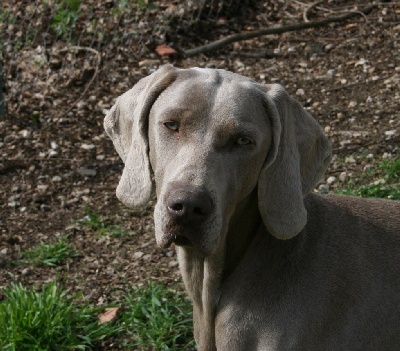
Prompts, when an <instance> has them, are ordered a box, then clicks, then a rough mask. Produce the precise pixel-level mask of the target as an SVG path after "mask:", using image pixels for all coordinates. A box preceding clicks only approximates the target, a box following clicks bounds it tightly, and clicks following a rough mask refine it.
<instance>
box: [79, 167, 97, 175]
mask: <svg viewBox="0 0 400 351" xmlns="http://www.w3.org/2000/svg"><path fill="white" fill-rule="evenodd" d="M77 172H78V173H80V174H82V175H85V176H91V177H94V176H95V175H96V174H97V171H96V170H95V169H90V168H85V167H79V168H78V169H77Z"/></svg>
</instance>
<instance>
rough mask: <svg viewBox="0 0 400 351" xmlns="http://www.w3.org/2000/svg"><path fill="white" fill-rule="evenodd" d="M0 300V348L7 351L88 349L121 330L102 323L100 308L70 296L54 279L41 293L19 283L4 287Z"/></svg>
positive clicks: (77, 297)
mask: <svg viewBox="0 0 400 351" xmlns="http://www.w3.org/2000/svg"><path fill="white" fill-rule="evenodd" d="M3 293H4V295H5V300H4V301H1V302H0V335H1V337H0V349H1V350H4V351H31V350H38V351H63V350H66V351H67V350H68V351H72V350H86V349H90V347H91V346H94V344H95V343H96V342H99V341H101V340H103V339H105V338H107V337H109V336H111V335H113V334H115V333H117V332H118V330H119V327H118V326H116V325H112V324H110V323H104V324H99V323H98V322H97V314H98V313H99V312H100V311H101V309H99V308H95V307H92V306H90V305H88V304H87V303H85V302H83V304H80V305H79V306H78V305H77V304H76V302H77V300H78V299H81V296H80V295H76V296H73V297H70V296H68V293H67V291H65V290H63V289H61V288H59V287H58V286H57V283H56V282H55V281H53V282H51V283H49V284H47V285H44V286H43V288H42V290H41V291H40V292H36V291H35V290H34V288H33V287H31V288H29V289H27V288H25V287H23V286H22V285H21V284H20V283H18V284H16V283H12V284H11V285H10V287H7V288H4V290H3Z"/></svg>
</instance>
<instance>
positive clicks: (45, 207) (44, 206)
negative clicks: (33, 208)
mask: <svg viewBox="0 0 400 351" xmlns="http://www.w3.org/2000/svg"><path fill="white" fill-rule="evenodd" d="M40 209H41V210H42V211H44V212H48V211H50V210H51V208H50V206H49V205H45V204H41V205H40Z"/></svg>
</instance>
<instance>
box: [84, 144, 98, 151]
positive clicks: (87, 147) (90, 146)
mask: <svg viewBox="0 0 400 351" xmlns="http://www.w3.org/2000/svg"><path fill="white" fill-rule="evenodd" d="M95 147H96V145H93V144H82V145H81V148H82V149H84V150H93V149H94V148H95Z"/></svg>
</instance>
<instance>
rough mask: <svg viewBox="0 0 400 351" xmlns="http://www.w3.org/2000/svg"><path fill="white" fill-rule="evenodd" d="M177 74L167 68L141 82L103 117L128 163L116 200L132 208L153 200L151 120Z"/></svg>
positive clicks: (175, 70)
mask: <svg viewBox="0 0 400 351" xmlns="http://www.w3.org/2000/svg"><path fill="white" fill-rule="evenodd" d="M177 71H178V70H177V69H176V68H175V67H173V66H172V65H165V66H163V67H161V68H160V69H159V70H157V71H156V72H155V73H153V74H152V75H150V76H148V77H146V78H143V79H141V80H140V81H139V82H138V83H137V84H136V85H135V86H134V87H133V88H132V89H131V90H129V91H127V92H126V93H125V94H123V95H121V96H120V97H119V98H118V99H117V101H116V103H115V105H114V106H113V107H112V108H111V110H110V112H109V113H108V114H107V116H106V117H105V118H104V128H105V130H106V132H107V134H108V136H109V137H110V138H111V140H112V141H113V143H114V146H115V149H116V150H117V152H118V154H119V156H120V157H121V159H122V161H123V162H124V163H125V167H124V170H123V172H122V176H121V179H120V181H119V184H118V187H117V197H118V198H119V200H121V201H122V202H123V203H124V204H125V205H127V206H129V207H141V206H144V205H146V203H147V202H148V200H149V199H150V196H151V190H152V181H151V168H150V161H149V143H148V135H147V134H148V117H149V113H150V109H151V107H152V106H153V104H154V102H155V101H156V100H157V98H158V96H159V95H160V94H161V93H162V92H163V91H164V90H165V89H166V88H167V87H168V86H169V85H170V84H172V82H173V81H174V80H175V79H176V77H177Z"/></svg>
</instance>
